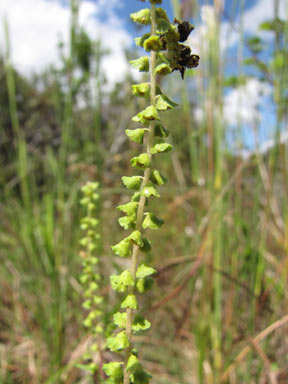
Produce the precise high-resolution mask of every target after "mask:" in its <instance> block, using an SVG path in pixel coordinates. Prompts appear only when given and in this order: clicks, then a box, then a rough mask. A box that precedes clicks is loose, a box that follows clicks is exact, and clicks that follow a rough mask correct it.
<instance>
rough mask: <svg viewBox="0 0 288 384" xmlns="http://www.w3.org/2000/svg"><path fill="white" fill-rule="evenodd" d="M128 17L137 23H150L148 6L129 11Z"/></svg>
mask: <svg viewBox="0 0 288 384" xmlns="http://www.w3.org/2000/svg"><path fill="white" fill-rule="evenodd" d="M130 17H131V19H132V20H133V21H134V22H135V23H138V24H143V25H149V24H150V23H151V11H150V9H148V8H146V9H141V10H140V11H138V12H134V13H131V14H130Z"/></svg>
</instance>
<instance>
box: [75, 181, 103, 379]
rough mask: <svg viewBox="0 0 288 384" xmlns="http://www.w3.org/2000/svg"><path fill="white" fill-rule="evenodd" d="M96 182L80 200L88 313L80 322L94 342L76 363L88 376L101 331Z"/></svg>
mask: <svg viewBox="0 0 288 384" xmlns="http://www.w3.org/2000/svg"><path fill="white" fill-rule="evenodd" d="M98 188H99V183H95V182H88V183H86V184H85V185H84V186H83V187H82V188H81V192H82V198H81V200H80V203H81V205H83V206H84V207H85V208H86V216H85V217H84V218H82V219H81V225H80V227H81V229H82V230H83V232H84V236H83V237H82V239H81V240H80V244H81V246H82V247H83V250H82V251H81V252H80V255H81V257H82V274H81V276H80V282H81V284H82V286H83V287H84V293H83V298H84V301H83V304H82V306H83V308H84V309H85V310H86V311H88V314H87V316H86V318H85V320H84V321H83V325H84V326H85V327H86V328H87V329H88V330H89V334H90V335H92V337H93V340H92V343H91V344H90V345H89V350H88V351H87V352H86V353H85V355H84V360H85V361H86V363H85V364H78V365H77V366H78V368H81V369H83V370H85V371H87V372H90V373H91V374H94V373H95V372H96V371H97V370H98V368H99V367H98V366H97V364H96V363H94V362H93V354H95V352H96V351H97V350H98V349H99V340H98V337H97V336H99V334H101V333H102V332H103V327H102V324H101V320H102V319H101V318H102V310H101V303H102V300H103V299H102V297H101V296H99V295H97V291H98V289H99V280H100V275H99V273H98V272H97V264H98V262H99V259H98V257H97V256H96V254H97V251H99V240H100V235H99V233H98V232H97V226H98V224H99V221H98V220H97V219H95V218H94V217H93V213H94V211H95V208H96V204H97V200H98V199H99V193H98V192H97V190H98Z"/></svg>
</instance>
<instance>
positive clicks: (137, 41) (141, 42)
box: [134, 33, 151, 48]
mask: <svg viewBox="0 0 288 384" xmlns="http://www.w3.org/2000/svg"><path fill="white" fill-rule="evenodd" d="M150 36H151V33H145V34H144V35H143V36H141V37H136V38H135V39H134V41H135V44H136V46H137V47H142V48H143V46H144V42H145V40H147V39H148V38H149V37H150Z"/></svg>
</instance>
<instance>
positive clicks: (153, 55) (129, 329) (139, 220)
mask: <svg viewBox="0 0 288 384" xmlns="http://www.w3.org/2000/svg"><path fill="white" fill-rule="evenodd" d="M155 34H156V7H155V4H151V35H152V36H153V35H155ZM150 59H151V60H150V71H151V74H150V81H151V88H150V104H151V105H153V106H155V104H156V99H155V98H156V76H155V74H154V69H155V66H156V52H154V51H151V57H150ZM154 130H155V121H151V122H150V124H149V133H148V137H147V141H146V148H147V150H146V152H147V153H148V155H149V157H150V158H151V157H152V154H151V147H152V146H153V143H154ZM150 175H151V168H147V169H145V172H144V177H143V180H142V185H141V190H143V189H144V188H145V187H146V185H147V183H148V182H149V179H150ZM145 202H146V197H145V196H141V197H140V201H139V205H138V210H137V219H136V230H138V231H141V229H142V221H143V215H144V207H145ZM139 250H140V249H139V246H138V245H134V246H133V250H132V259H131V267H130V272H131V275H132V277H133V279H134V280H135V278H136V271H137V267H138V261H139ZM134 291H135V287H131V289H130V292H129V293H130V294H133V293H134ZM133 319H134V311H133V309H131V308H127V321H126V335H127V338H128V340H129V344H130V346H129V348H127V350H126V355H125V362H124V384H129V382H130V379H129V372H128V371H127V362H128V359H129V356H130V354H131V350H132V337H133V335H132V324H133Z"/></svg>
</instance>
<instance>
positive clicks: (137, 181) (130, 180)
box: [121, 176, 142, 191]
mask: <svg viewBox="0 0 288 384" xmlns="http://www.w3.org/2000/svg"><path fill="white" fill-rule="evenodd" d="M121 180H122V182H123V184H124V185H125V187H126V188H128V189H135V190H136V191H138V189H140V186H141V180H142V177H141V176H123V177H121Z"/></svg>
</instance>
